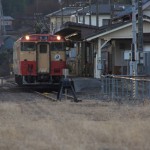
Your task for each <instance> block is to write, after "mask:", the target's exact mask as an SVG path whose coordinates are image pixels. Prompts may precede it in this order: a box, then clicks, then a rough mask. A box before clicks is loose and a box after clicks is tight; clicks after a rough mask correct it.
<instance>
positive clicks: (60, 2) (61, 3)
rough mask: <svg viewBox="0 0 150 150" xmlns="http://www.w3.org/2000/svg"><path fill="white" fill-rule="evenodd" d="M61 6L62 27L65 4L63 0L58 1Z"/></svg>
mask: <svg viewBox="0 0 150 150" xmlns="http://www.w3.org/2000/svg"><path fill="white" fill-rule="evenodd" d="M58 2H59V4H60V7H61V8H60V9H61V25H62V24H63V14H64V13H63V2H62V0H58Z"/></svg>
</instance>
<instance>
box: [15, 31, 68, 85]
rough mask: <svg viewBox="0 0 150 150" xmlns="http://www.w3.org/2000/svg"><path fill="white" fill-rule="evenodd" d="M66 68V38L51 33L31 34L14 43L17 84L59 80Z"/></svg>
mask: <svg viewBox="0 0 150 150" xmlns="http://www.w3.org/2000/svg"><path fill="white" fill-rule="evenodd" d="M64 68H66V52H65V39H64V38H62V37H60V36H56V35H50V34H31V35H27V36H24V37H21V38H19V39H18V40H17V41H16V42H15V43H14V50H13V70H14V74H15V81H16V83H17V84H19V85H22V84H31V83H56V82H59V81H60V79H61V77H62V76H63V74H62V73H63V71H62V70H63V69H64Z"/></svg>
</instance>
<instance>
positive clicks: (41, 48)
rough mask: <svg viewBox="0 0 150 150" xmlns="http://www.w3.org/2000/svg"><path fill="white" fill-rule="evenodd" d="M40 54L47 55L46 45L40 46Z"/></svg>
mask: <svg viewBox="0 0 150 150" xmlns="http://www.w3.org/2000/svg"><path fill="white" fill-rule="evenodd" d="M40 53H47V45H46V44H41V45H40Z"/></svg>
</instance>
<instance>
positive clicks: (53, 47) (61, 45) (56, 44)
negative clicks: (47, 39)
mask: <svg viewBox="0 0 150 150" xmlns="http://www.w3.org/2000/svg"><path fill="white" fill-rule="evenodd" d="M50 49H51V50H52V51H62V50H65V47H64V43H62V42H54V43H51V44H50Z"/></svg>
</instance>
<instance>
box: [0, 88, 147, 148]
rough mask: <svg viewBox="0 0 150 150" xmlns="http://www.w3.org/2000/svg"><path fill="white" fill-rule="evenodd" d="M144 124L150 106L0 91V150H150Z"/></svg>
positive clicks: (5, 89) (145, 123) (6, 89)
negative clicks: (61, 98)
mask: <svg viewBox="0 0 150 150" xmlns="http://www.w3.org/2000/svg"><path fill="white" fill-rule="evenodd" d="M1 89H2V88H1ZM149 124H150V104H149V102H148V103H146V104H145V105H143V104H141V105H135V106H134V105H132V106H131V105H128V104H121V105H120V104H118V103H116V102H112V101H110V102H105V101H101V100H99V101H83V102H80V103H74V102H70V101H62V102H52V101H49V100H48V99H45V98H43V97H41V96H39V95H36V94H35V93H27V92H15V91H14V92H12V91H11V90H10V89H9V88H8V87H4V88H3V90H0V150H149V147H150V139H149V135H150V125H149Z"/></svg>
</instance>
